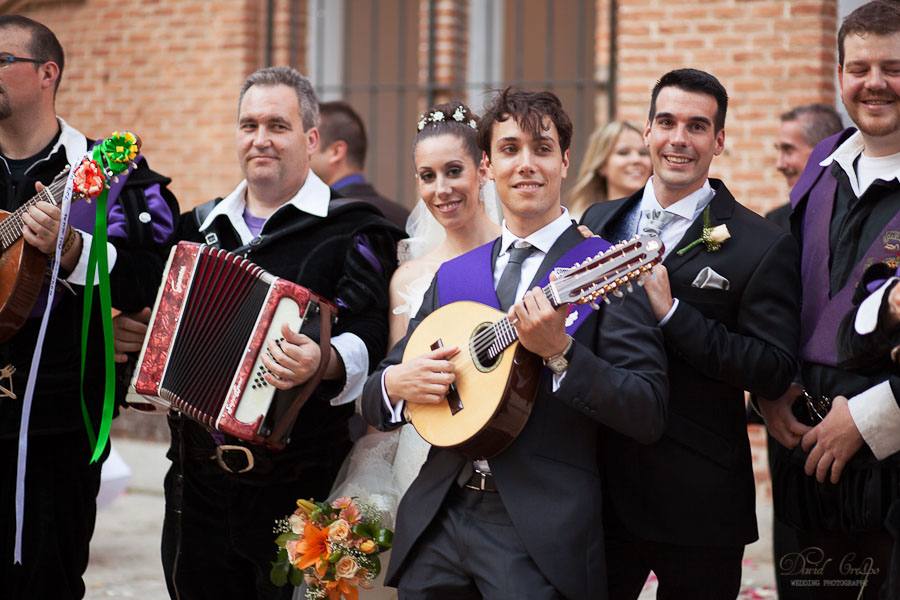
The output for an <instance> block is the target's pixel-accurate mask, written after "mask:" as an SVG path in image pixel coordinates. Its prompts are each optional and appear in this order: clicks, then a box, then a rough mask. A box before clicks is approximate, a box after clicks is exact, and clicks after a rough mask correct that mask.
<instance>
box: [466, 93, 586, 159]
mask: <svg viewBox="0 0 900 600" xmlns="http://www.w3.org/2000/svg"><path fill="white" fill-rule="evenodd" d="M510 117H512V118H513V119H515V120H516V123H518V124H519V127H521V128H522V130H523V131H526V132H528V133H529V134H531V136H532V137H535V138H537V137H540V136H541V135H543V132H544V131H547V130H548V129H549V128H550V127H549V125H548V126H546V127H545V126H544V117H547V118H549V119H550V122H551V123H553V124H554V125H555V126H556V133H557V135H558V136H559V147H560V152H562V153H565V152H566V150H568V149H569V144H570V143H571V142H572V120H571V119H570V118H569V115H568V114H567V113H566V111H565V110H564V109H563V107H562V102H560V101H559V97H558V96H557V95H556V94H554V93H553V92H546V91H544V92H535V91H530V90H516V89H513V88H512V87H508V88H506V89H505V90H503V91H502V92H500V93H499V94H497V95H496V96H494V99H493V100H492V101H491V103H490V104H489V105H488V106H487V108H486V109H485V113H484V114H483V115H482V116H481V121H480V122H479V123H478V146H479V147H480V148H481V150H482V151H484V153H485V154H487V156H488V158H490V157H491V134H492V132H493V129H494V124H495V123H502V122H503V121H506V120H507V119H509V118H510Z"/></svg>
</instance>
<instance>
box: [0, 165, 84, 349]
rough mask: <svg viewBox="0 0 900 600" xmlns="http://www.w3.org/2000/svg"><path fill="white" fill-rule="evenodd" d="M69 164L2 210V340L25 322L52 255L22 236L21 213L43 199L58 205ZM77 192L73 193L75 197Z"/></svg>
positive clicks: (0, 222) (0, 315)
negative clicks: (30, 195)
mask: <svg viewBox="0 0 900 600" xmlns="http://www.w3.org/2000/svg"><path fill="white" fill-rule="evenodd" d="M68 176H69V167H68V166H67V167H66V168H65V169H64V170H63V171H62V172H61V173H60V174H59V175H57V176H56V177H55V178H54V179H53V182H52V183H51V184H50V185H48V186H47V187H45V188H44V189H43V190H41V191H40V192H38V193H37V194H35V195H34V197H33V198H31V199H30V200H28V201H27V202H25V203H24V204H23V205H22V206H20V207H19V208H17V209H16V210H15V211H13V212H11V213H10V212H6V211H5V210H0V252H2V254H0V342H5V341H7V340H8V339H10V338H11V337H12V336H13V335H15V333H16V332H17V331H18V330H19V328H20V327H22V325H23V324H24V323H25V319H27V318H28V315H29V314H31V310H32V309H33V308H34V304H35V302H37V299H38V296H39V295H40V293H41V287H42V286H43V284H44V275H45V273H46V271H47V262H48V260H49V258H48V257H47V255H46V254H44V253H43V252H41V251H40V250H38V249H37V248H35V247H34V246H32V245H31V244H28V243H26V242H25V240H24V239H23V238H22V227H24V226H25V224H24V222H23V221H22V215H23V214H25V212H26V211H27V210H28V209H29V208H31V207H32V206H34V205H35V204H37V203H38V202H40V201H42V200H43V201H45V202H49V203H50V204H52V205H53V206H59V204H60V203H61V202H62V198H63V192H64V191H65V188H66V180H67V179H68ZM76 196H78V194H73V200H74V199H75V197H76Z"/></svg>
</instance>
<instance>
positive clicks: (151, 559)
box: [85, 439, 775, 600]
mask: <svg viewBox="0 0 900 600" xmlns="http://www.w3.org/2000/svg"><path fill="white" fill-rule="evenodd" d="M114 447H115V448H116V450H117V451H118V452H119V454H121V455H122V457H123V458H124V459H125V462H127V463H128V465H129V466H130V467H131V470H132V479H131V482H130V484H129V487H128V490H127V491H126V492H125V493H124V494H122V495H121V496H120V497H119V498H117V499H116V500H115V501H114V502H113V503H112V504H110V505H109V506H107V507H105V508H103V509H102V510H101V511H100V512H99V513H98V515H97V529H96V532H95V533H94V539H93V542H92V543H91V562H90V565H89V566H88V570H87V573H86V574H85V584H86V587H87V594H86V596H85V598H86V599H87V600H101V599H108V598H140V599H141V600H166V599H167V598H168V594H167V592H166V586H165V583H164V582H163V574H162V567H161V565H160V560H159V539H160V532H161V530H162V519H163V497H162V481H163V476H164V475H165V471H166V469H167V468H168V464H169V463H168V460H166V458H165V450H166V444H164V443H161V442H139V441H133V440H122V439H116V440H114ZM761 496H764V497H762V498H760V501H759V502H758V508H757V515H758V517H759V531H760V534H761V535H762V536H763V537H762V539H761V540H760V541H758V542H756V543H755V544H752V545H750V546H748V547H747V551H746V553H745V557H744V558H745V560H744V591H743V592H742V594H741V598H742V599H750V598H774V597H775V593H774V591H773V587H772V586H773V572H772V559H771V541H770V534H771V518H772V517H771V515H772V506H771V503H770V501H769V500H767V498H766V497H765V495H764V494H761ZM655 597H656V594H655V583H654V582H653V580H652V578H651V580H650V581H648V583H647V586H646V588H645V591H644V593H643V594H642V595H641V599H642V600H651V599H652V598H655ZM360 599H361V600H365V592H363V593H361V594H360Z"/></svg>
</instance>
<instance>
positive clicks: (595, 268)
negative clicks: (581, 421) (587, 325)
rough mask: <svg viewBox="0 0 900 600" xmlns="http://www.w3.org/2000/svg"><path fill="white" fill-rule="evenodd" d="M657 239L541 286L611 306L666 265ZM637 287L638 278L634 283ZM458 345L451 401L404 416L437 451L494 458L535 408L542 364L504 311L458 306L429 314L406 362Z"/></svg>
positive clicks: (413, 407) (411, 407) (611, 252)
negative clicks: (646, 274)
mask: <svg viewBox="0 0 900 600" xmlns="http://www.w3.org/2000/svg"><path fill="white" fill-rule="evenodd" d="M662 255H663V244H662V242H661V241H660V240H659V238H657V237H656V236H642V237H636V238H633V239H632V240H629V241H627V242H622V243H621V244H617V245H615V246H612V247H610V248H609V249H608V250H606V251H605V252H603V253H600V254H598V255H597V256H595V257H593V258H591V259H588V260H586V261H585V262H583V263H580V264H576V265H574V266H573V267H571V268H569V269H567V270H566V271H564V272H563V273H562V274H561V275H560V276H559V278H558V279H557V280H556V281H551V282H550V283H549V284H547V286H546V287H544V288H543V291H544V294H545V295H546V296H547V298H548V299H549V300H550V303H551V304H552V305H553V306H554V307H557V306H559V305H560V304H565V303H574V304H584V303H590V304H591V307H592V308H594V309H597V308H599V306H598V305H597V303H596V302H597V300H600V299H602V300H604V301H606V302H607V303H608V302H609V299H608V298H607V295H608V294H614V295H616V296H622V295H623V292H624V291H631V290H632V289H633V288H632V280H634V279H636V278H638V277H639V276H640V274H641V273H644V272H646V271H649V270H650V269H651V268H652V267H653V265H654V264H656V263H658V262H659V261H660V260H662ZM636 283H637V284H638V285H640V283H641V282H640V280H638V281H637V282H636ZM445 346H457V347H459V349H460V351H459V352H458V353H457V354H456V355H455V356H454V357H453V358H452V359H451V360H452V362H453V363H454V366H455V373H456V381H455V382H454V383H453V385H451V387H450V391H449V392H448V394H447V399H446V401H442V402H439V403H438V404H420V403H413V402H407V403H406V408H405V411H404V414H405V416H406V418H407V420H409V421H410V422H411V423H412V424H413V425H414V426H415V428H416V431H418V432H419V435H421V436H422V437H423V438H424V439H425V440H426V441H427V442H429V443H430V444H432V445H433V446H440V447H445V448H457V449H458V450H459V451H460V452H462V453H463V454H464V455H465V456H467V457H469V458H490V457H492V456H495V455H497V454H499V453H500V452H502V451H503V450H504V449H505V448H506V447H507V446H508V445H509V444H510V443H512V441H513V440H514V439H515V438H516V437H517V436H518V435H519V433H520V432H521V431H522V428H523V427H525V423H526V422H527V421H528V417H529V415H530V414H531V408H532V406H533V405H534V400H535V396H536V393H537V388H538V381H539V380H540V377H541V371H542V367H543V364H542V360H541V358H540V357H539V356H537V355H536V354H534V353H532V352H529V351H528V350H526V349H525V347H524V346H522V345H521V344H520V343H519V342H518V334H517V333H516V329H515V327H514V326H513V325H512V323H510V321H509V319H508V318H507V317H506V315H505V313H503V312H502V311H499V310H497V309H495V308H492V307H490V306H486V305H484V304H480V303H477V302H465V301H464V302H453V303H450V304H447V305H445V306H442V307H440V308H439V309H437V310H436V311H434V312H433V313H431V314H430V315H428V316H427V317H426V318H425V319H424V320H423V321H422V322H421V323H419V325H418V327H416V329H415V330H414V331H413V333H412V335H411V336H410V338H409V340H408V342H407V345H406V350H405V351H404V353H403V360H404V361H406V360H410V359H412V358H415V357H417V356H421V355H422V354H425V353H426V352H430V351H431V350H436V349H437V348H440V347H445Z"/></svg>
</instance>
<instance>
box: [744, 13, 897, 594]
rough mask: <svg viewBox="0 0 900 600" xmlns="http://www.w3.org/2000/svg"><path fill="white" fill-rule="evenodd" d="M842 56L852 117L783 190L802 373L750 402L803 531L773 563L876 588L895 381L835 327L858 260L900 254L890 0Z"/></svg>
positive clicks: (886, 557) (848, 30)
mask: <svg viewBox="0 0 900 600" xmlns="http://www.w3.org/2000/svg"><path fill="white" fill-rule="evenodd" d="M838 58H839V62H838V76H839V79H840V86H841V99H842V101H843V103H844V106H845V107H846V109H847V113H848V114H849V116H850V118H851V119H852V120H853V122H854V124H855V125H856V127H857V129H856V130H854V129H852V128H851V129H848V130H846V131H844V132H842V133H840V134H838V135H836V136H832V137H830V138H828V139H826V140H824V141H822V143H820V144H819V145H818V146H817V147H816V149H815V151H814V152H813V154H812V156H811V157H810V160H809V163H808V164H807V166H806V169H805V170H804V172H803V175H802V176H801V177H800V180H799V181H798V182H797V184H796V185H795V186H794V189H793V190H792V192H791V203H792V205H793V207H794V213H793V215H792V217H791V221H792V226H793V229H794V231H795V233H796V234H797V236H798V237H799V239H800V242H801V245H802V268H801V272H802V282H803V306H802V312H801V372H800V375H799V381H798V383H797V384H796V385H794V386H792V389H791V390H789V392H788V393H787V394H786V395H784V396H783V397H781V398H780V399H779V400H777V401H775V402H770V401H765V400H761V401H760V409H761V410H762V412H763V416H764V417H765V418H766V423H767V425H768V427H769V431H770V432H771V434H772V435H773V436H774V437H775V438H776V439H778V440H779V441H780V442H781V443H782V444H784V446H785V447H787V448H788V449H791V451H790V452H788V451H783V452H781V453H780V455H779V456H776V457H775V472H774V473H773V496H774V500H775V511H776V514H777V515H778V516H779V518H780V519H781V520H783V521H785V522H787V523H788V524H790V525H792V526H793V527H795V528H796V529H797V531H798V536H799V538H800V541H801V545H800V548H801V550H800V552H799V553H798V554H796V555H791V556H785V557H781V558H780V562H777V563H776V567H777V568H779V569H781V570H782V571H785V570H787V571H790V570H791V569H792V565H793V566H797V565H799V564H800V563H805V566H806V568H807V570H806V571H805V572H804V573H797V575H798V579H800V578H802V579H808V580H820V583H822V584H823V585H824V582H826V581H828V580H834V579H840V580H852V581H853V582H854V585H855V586H857V587H860V586H865V589H864V596H863V597H866V598H869V597H871V598H874V597H876V594H877V593H878V590H879V588H880V587H881V586H882V582H883V581H884V580H885V578H886V577H888V576H890V579H894V577H895V576H896V574H897V571H896V567H895V566H894V565H892V562H895V561H896V558H895V559H894V560H893V561H892V560H891V544H892V539H891V533H894V532H895V531H896V525H893V524H892V523H893V522H896V521H897V520H898V519H897V518H896V517H897V516H898V510H900V502H898V499H900V486H898V480H900V455H898V450H900V407H898V402H897V399H898V398H900V379H897V377H896V376H895V375H894V371H893V370H892V369H890V368H889V367H885V366H884V363H882V364H881V366H880V367H878V368H871V367H873V366H877V365H874V364H872V365H868V367H869V368H866V369H854V370H849V369H846V368H842V365H840V364H838V361H837V356H836V352H835V338H836V335H837V331H838V325H839V323H840V322H841V319H842V318H843V317H844V315H846V314H847V313H848V311H850V309H851V308H852V299H853V296H854V293H855V290H856V284H857V282H858V281H860V278H861V276H862V274H863V271H864V270H865V269H866V268H867V267H869V266H870V265H872V264H874V263H880V262H885V263H888V264H891V265H893V267H894V268H895V267H896V264H897V260H898V256H900V241H898V240H900V181H898V175H900V4H898V3H896V2H890V1H886V0H876V1H874V2H870V3H868V4H866V5H864V6H862V7H860V8H858V9H857V10H855V11H854V12H853V13H851V14H850V15H849V16H848V17H847V18H846V19H845V20H844V23H843V24H842V26H841V29H840V31H839V33H838ZM844 366H846V365H844ZM798 416H799V417H800V419H799V420H798V418H797V417H798ZM801 421H803V422H801ZM804 422H805V424H804ZM810 425H813V427H810ZM801 441H802V443H801ZM807 452H808V454H807ZM891 515H893V516H894V518H893V519H891ZM886 518H887V519H888V522H886V521H885V519H886ZM889 532H891V533H889ZM815 569H819V570H818V571H815ZM811 573H814V574H813V575H810V574H811ZM787 574H789V575H790V574H791V573H787ZM895 589H896V588H894V587H892V588H891V590H895ZM834 594H835V595H834V596H833V597H835V598H845V597H847V591H846V590H838V591H834ZM824 597H829V596H827V591H826V590H825V589H824V588H820V589H819V590H817V591H816V595H815V598H824ZM885 597H897V595H896V594H893V595H891V594H889V595H888V596H885Z"/></svg>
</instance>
